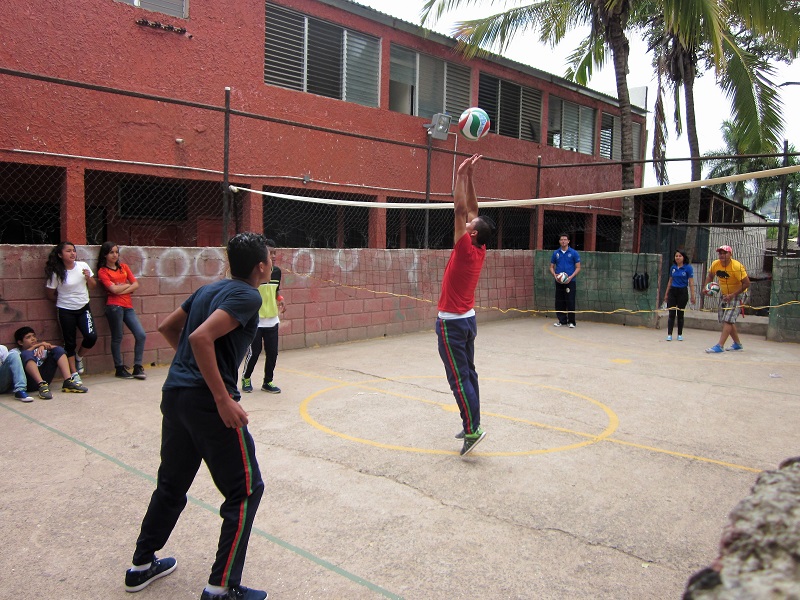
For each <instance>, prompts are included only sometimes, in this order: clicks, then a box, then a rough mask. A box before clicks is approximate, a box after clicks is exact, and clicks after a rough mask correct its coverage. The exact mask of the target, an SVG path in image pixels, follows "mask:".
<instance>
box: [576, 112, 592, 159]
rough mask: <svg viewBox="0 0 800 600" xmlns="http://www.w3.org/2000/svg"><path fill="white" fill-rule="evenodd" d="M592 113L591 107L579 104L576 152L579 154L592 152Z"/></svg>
mask: <svg viewBox="0 0 800 600" xmlns="http://www.w3.org/2000/svg"><path fill="white" fill-rule="evenodd" d="M594 115H595V110H594V109H593V108H590V107H588V106H579V119H580V125H579V129H578V152H580V153H581V154H590V155H591V154H594Z"/></svg>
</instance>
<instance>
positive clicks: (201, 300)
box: [162, 279, 261, 400]
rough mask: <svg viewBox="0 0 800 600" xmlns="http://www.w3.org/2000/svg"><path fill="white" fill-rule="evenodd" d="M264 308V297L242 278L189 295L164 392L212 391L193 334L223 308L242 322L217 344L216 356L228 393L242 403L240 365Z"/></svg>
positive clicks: (224, 280)
mask: <svg viewBox="0 0 800 600" xmlns="http://www.w3.org/2000/svg"><path fill="white" fill-rule="evenodd" d="M260 307H261V295H260V294H259V293H258V290H257V289H256V288H254V287H252V286H250V285H248V284H247V283H245V282H244V281H239V280H238V279H223V280H221V281H215V282H214V283H210V284H208V285H204V286H203V287H201V288H200V289H199V290H197V291H196V292H195V293H194V294H192V295H191V296H189V298H188V299H187V300H186V301H185V302H184V303H183V304H182V305H181V308H182V309H183V310H184V311H186V314H187V315H188V316H187V317H186V323H185V324H184V326H183V330H182V331H181V336H180V340H179V341H178V350H177V352H176V353H175V358H173V359H172V365H170V367H169V373H168V374H167V380H166V381H165V382H164V387H163V388H162V389H163V390H172V389H177V388H206V389H208V385H207V384H206V382H205V380H204V379H203V376H202V374H201V373H200V369H199V367H198V366H197V362H196V361H195V358H194V353H193V352H192V346H191V344H189V334H191V333H192V332H193V331H194V330H195V329H197V328H198V327H200V325H202V324H203V323H204V322H205V321H206V319H208V317H209V316H211V314H212V313H213V312H214V311H215V310H217V309H221V310H224V311H225V312H227V313H228V314H229V315H231V316H232V317H233V318H234V319H236V320H237V321H238V322H239V327H237V328H235V329H234V330H233V331H230V332H228V333H227V334H225V335H223V336H222V337H221V338H218V339H217V340H216V341H215V342H214V353H215V354H216V356H217V365H218V366H219V372H220V374H221V375H222V381H224V382H225V387H226V388H227V390H228V392H230V394H231V395H232V396H233V397H234V398H235V399H237V400H238V399H239V397H240V394H239V389H238V387H237V383H238V379H239V365H240V364H241V363H242V359H243V358H244V356H245V353H246V352H247V349H248V348H249V347H250V344H251V343H252V341H253V338H254V337H255V335H256V330H257V329H258V309H259V308H260Z"/></svg>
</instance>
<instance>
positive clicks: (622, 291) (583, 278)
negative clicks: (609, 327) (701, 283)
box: [533, 250, 661, 327]
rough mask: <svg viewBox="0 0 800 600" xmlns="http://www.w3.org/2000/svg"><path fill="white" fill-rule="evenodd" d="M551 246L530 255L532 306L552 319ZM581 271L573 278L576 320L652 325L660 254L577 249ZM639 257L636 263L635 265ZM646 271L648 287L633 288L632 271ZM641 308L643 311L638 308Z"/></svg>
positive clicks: (655, 316) (553, 287) (656, 298)
mask: <svg viewBox="0 0 800 600" xmlns="http://www.w3.org/2000/svg"><path fill="white" fill-rule="evenodd" d="M552 255H553V251H552V250H536V251H535V252H534V259H533V270H534V274H533V281H534V307H535V309H536V310H537V311H540V312H541V313H542V314H543V315H545V316H547V317H549V318H553V319H555V318H556V317H555V283H554V281H553V276H552V275H550V258H551V256H552ZM580 255H581V272H580V275H578V277H577V278H576V281H577V283H578V286H577V298H576V307H575V308H576V312H577V313H578V314H577V316H576V321H577V322H578V323H580V321H582V320H584V321H597V322H601V323H618V324H622V325H635V326H643V327H655V326H656V320H657V314H656V312H655V311H656V309H657V308H658V281H659V269H660V268H661V256H660V255H658V254H639V255H636V254H620V253H617V252H580ZM637 260H638V266H637ZM636 272H639V273H644V272H647V273H648V274H649V275H650V287H649V288H648V289H647V291H644V292H639V291H636V290H634V289H633V274H634V273H636ZM639 311H642V312H639Z"/></svg>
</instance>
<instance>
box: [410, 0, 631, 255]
mask: <svg viewBox="0 0 800 600" xmlns="http://www.w3.org/2000/svg"><path fill="white" fill-rule="evenodd" d="M632 1H633V0H566V1H556V0H540V1H538V2H534V3H532V4H527V5H524V6H520V7H517V8H512V9H509V10H506V11H503V12H500V13H498V14H495V15H493V16H490V17H486V18H484V19H475V20H471V21H461V22H459V23H457V24H456V26H455V30H454V31H453V34H454V35H455V37H456V39H457V40H458V41H459V46H460V49H461V51H462V52H463V53H464V54H465V55H466V56H468V57H471V56H475V55H476V54H478V53H480V52H481V51H482V48H492V47H496V48H497V49H498V50H499V52H503V51H504V50H505V49H506V48H507V47H508V44H509V43H510V42H511V40H512V39H513V38H514V37H515V36H516V35H518V34H521V33H524V32H525V31H528V30H538V31H539V40H540V41H541V42H544V43H548V44H551V45H556V44H558V43H559V42H560V41H561V40H562V39H563V38H564V36H565V34H566V33H567V31H569V30H571V29H575V28H577V27H586V26H588V27H589V30H590V33H589V37H590V39H591V41H592V45H593V46H594V47H600V46H603V45H607V46H608V48H610V49H611V55H612V60H613V63H614V73H615V75H616V85H617V99H618V101H619V108H620V117H621V118H620V124H621V128H620V129H621V135H622V139H621V151H622V152H621V153H622V161H623V165H622V182H621V183H622V189H632V188H633V187H634V186H635V180H634V165H633V163H632V162H631V161H632V160H633V125H632V113H631V101H630V94H629V92H628V80H627V73H628V54H629V52H630V47H629V44H628V38H627V36H626V34H625V28H626V24H627V21H628V17H629V14H630V8H631V2H632ZM477 2H478V0H426V2H425V5H424V7H423V9H422V23H423V24H425V22H426V21H427V20H428V19H429V18H433V19H438V18H439V17H441V16H442V15H443V14H444V13H445V12H447V11H451V10H453V9H456V8H459V7H466V6H469V5H470V4H476V3H477ZM633 221H634V201H633V197H632V196H625V197H624V198H623V202H622V227H621V230H622V233H621V235H620V250H621V251H623V252H632V251H633Z"/></svg>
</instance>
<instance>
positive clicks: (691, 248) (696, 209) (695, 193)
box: [683, 61, 706, 262]
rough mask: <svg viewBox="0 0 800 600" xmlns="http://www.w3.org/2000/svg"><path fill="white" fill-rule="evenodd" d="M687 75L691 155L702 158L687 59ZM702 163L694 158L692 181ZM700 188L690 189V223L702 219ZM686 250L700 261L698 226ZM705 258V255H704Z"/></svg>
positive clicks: (691, 69) (691, 70)
mask: <svg viewBox="0 0 800 600" xmlns="http://www.w3.org/2000/svg"><path fill="white" fill-rule="evenodd" d="M686 62H687V64H686V65H684V67H685V75H684V79H683V95H684V99H685V101H686V137H687V138H688V140H689V156H691V157H692V158H693V159H694V158H700V142H699V141H698V139H697V122H696V117H695V112H694V75H695V71H694V65H693V64H691V62H690V61H686ZM702 170H703V169H702V163H701V162H700V161H699V160H692V181H700V178H701V176H702ZM700 191H701V190H700V188H692V189H691V190H689V215H688V217H687V221H689V223H698V222H699V221H700ZM684 252H686V255H687V256H688V257H689V260H691V261H695V262H698V261H699V260H700V258H701V257H700V256H698V254H697V227H689V228H688V230H687V231H686V244H685V245H684ZM702 258H703V259H704V260H705V258H706V257H705V256H703V257H702Z"/></svg>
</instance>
